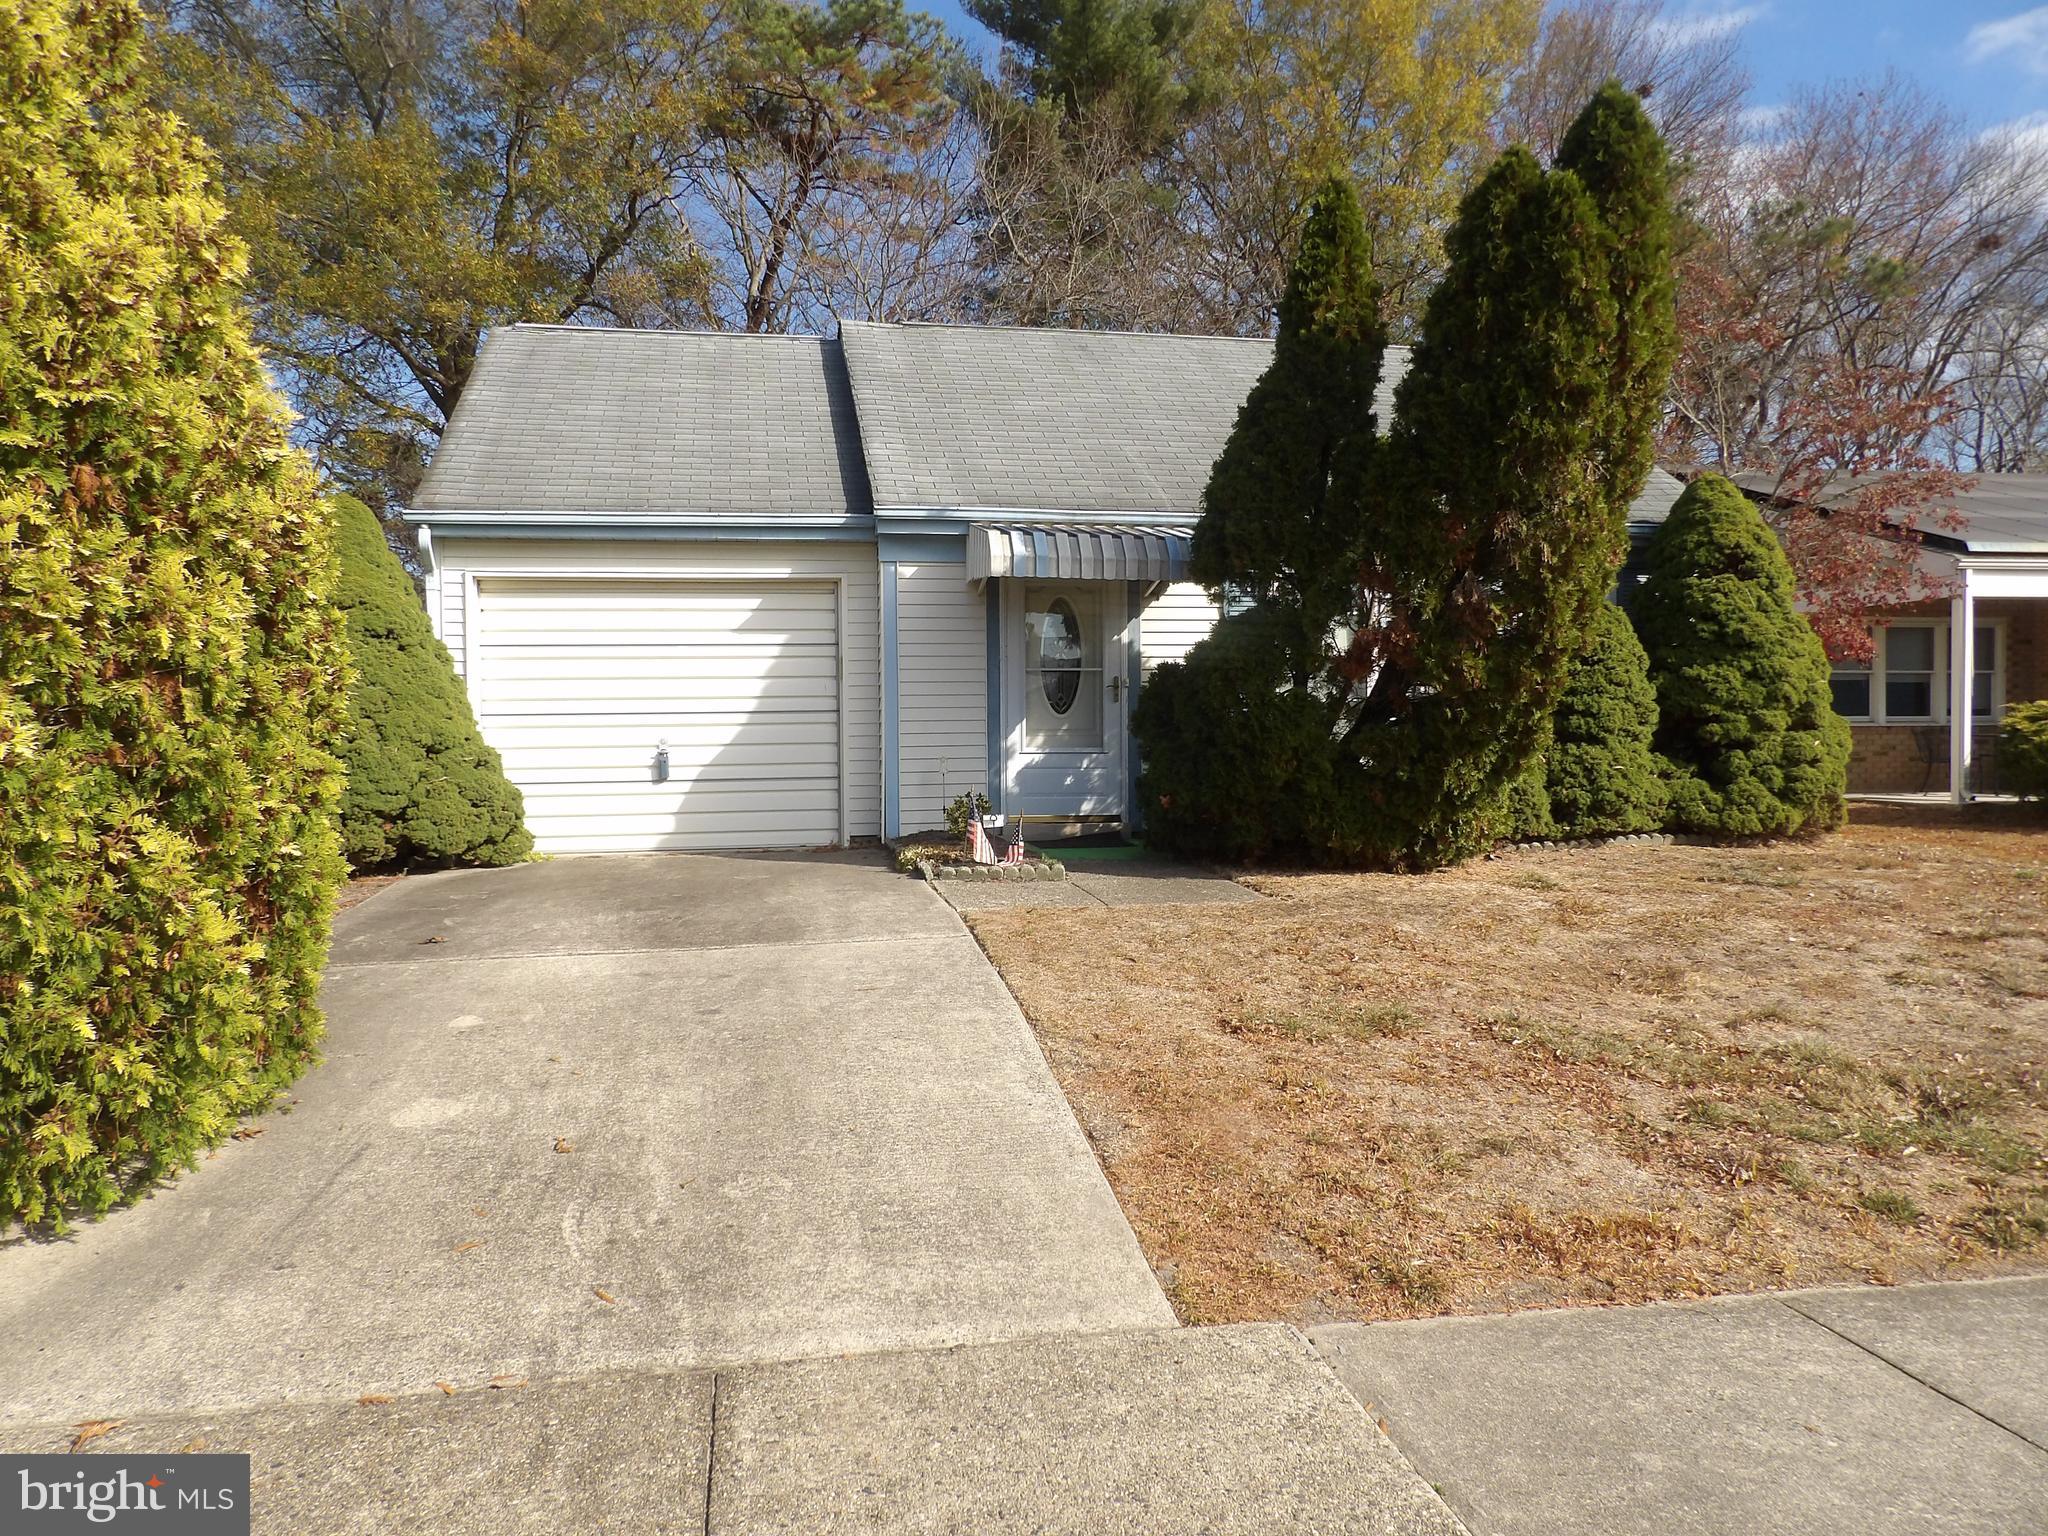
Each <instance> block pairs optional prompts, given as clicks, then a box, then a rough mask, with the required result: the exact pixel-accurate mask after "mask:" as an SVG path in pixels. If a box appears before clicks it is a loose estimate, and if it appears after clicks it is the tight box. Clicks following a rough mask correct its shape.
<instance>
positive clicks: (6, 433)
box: [0, 0, 347, 1223]
mask: <svg viewBox="0 0 2048 1536" xmlns="http://www.w3.org/2000/svg"><path fill="white" fill-rule="evenodd" d="M145 43H146V28H145V23H144V19H143V15H142V12H141V10H140V9H139V7H138V6H137V5H136V4H135V3H134V0H0V400H5V402H6V410H5V413H4V419H0V1220H4V1219H5V1218H6V1217H8V1216H19V1217H20V1218H21V1219H23V1220H25V1221H28V1222H36V1221H40V1220H44V1219H50V1218H54V1219H55V1220H56V1221H58V1222H60V1223H61V1222H62V1220H63V1218H64V1213H65V1211H66V1210H67V1209H70V1208H77V1207H83V1208H85V1209H87V1210H90V1211H100V1210H104V1209H105V1208H106V1207H107V1205H108V1204H110V1203H111V1202H112V1201H113V1200H114V1199H115V1198H116V1197H117V1196H119V1195H120V1194H121V1193H122V1192H123V1191H124V1190H127V1189H132V1188H134V1187H136V1186H137V1185H138V1184H139V1183H140V1182H142V1181H146V1180H148V1179H150V1178H151V1177H153V1176H154V1175H156V1174H158V1173H160V1172H163V1171H165V1170H167V1169H171V1168H174V1167H177V1166H179V1165H182V1164H184V1163H187V1162H189V1161H190V1160H191V1159H192V1158H193V1156H194V1155H195V1154H196V1152H197V1151H198V1150H199V1149H200V1148H202V1147H204V1146H206V1145H209V1144H211V1143H214V1142H217V1141H219V1140H220V1139H221V1138H223V1137H224V1136H225V1135H226V1134H227V1133H228V1131H229V1129H230V1128H231V1127H232V1126H233V1124H234V1120H235V1117H236V1116H237V1115H238V1114H240V1113H242V1112H243V1111H245V1110H248V1109H251V1108H253V1107H256V1106H258V1105H260V1104H261V1103H263V1102H264V1101H265V1100H266V1099H267V1098H268V1097H269V1096H270V1094H271V1093H273V1092H274V1091H275V1090H276V1088H277V1087H278V1086H280V1085H281V1084H283V1083H285V1082H288V1081H289V1080H290V1079H291V1078H292V1077H293V1076H294V1075H296V1073H297V1072H298V1071H299V1070H300V1069H301V1068H303V1067H304V1066H305V1065H306V1063H307V1062H308V1061H309V1060H310V1059H311V1056H312V1053H313V1050H314V1046H315V1043H316V1041H317V1039H318V1037H319V1032H320V1014H319V1011H318V1009H317V1007H316V1005H315V1001H314V995H315V991H316V988H317V986H318V983H319V976H320V969H321V966H322V964H323V963H324V960H325V956H326V950H327V938H328V925H329V918H330V916H331V913H332V910H333V903H334V896H335V891H336V888H337V886H338V884H339V881H340V878H341V874H342V866H341V860H340V858H339V856H338V853H337V850H336V833H335V828H334V811H335V809H336V807H337V805H338V804H339V801H340V797H341V787H342V786H341V775H340V772H339V768H338V765H337V764H336V761H335V759H334V757H333V755H332V753H331V752H330V751H329V750H328V748H329V744H330V743H331V742H333V741H334V740H335V739H336V738H337V737H338V736H339V735H340V734H341V730H342V728H343V724H344V719H345V716H344V712H343V704H342V700H343V693H344V689H345V686H346V681H347V667H346V660H345V657H346V652H345V647H344V643H343V638H342V634H341V623H340V619H339V616H338V614H337V613H336V611H335V608H334V604H333V601H332V596H331V593H332V588H333V581H334V572H333V560H332V555H331V552H330V548H329V530H328V527H327V522H326V519H325V516H324V514H323V512H322V510H321V507H320V504H319V501H318V499H317V497H316V495H315V492H314V487H313V484H312V477H311V474H310V471H309V469H308V468H307V466H306V465H305V463H304V462H303V460H302V459H301V458H300V456H299V455H298V454H296V453H295V452H294V451H293V450H292V449H291V447H290V445H289V443H288V440H287V436H286V425H287V423H286V417H285V412H284V409H283V407H282V406H281V404H280V403H279V402H278V401H277V399H276V398H275V397H274V395H273V394H272V392H271V390H270V386H269V383H268V381H267V379H266V377H265V375H264V371H263V367H262V363H261V361H260V360H259V358H258V357H257V354H256V352H255V349H254V348H253V347H252V346H251V345H250V343H249V340H248V335H247V330H246V326H245V323H244V320H243V317H242V315H241V313H240V310H239V308H238V303H237V294H236V280H237V278H238V277H239V275H240V273H241V270H242V266H243V255H242V251H241V249H240V248H239V247H238V246H237V245H236V244H235V243H234V242H233V241H232V240H230V239H228V238H226V237H225V236H224V235H223V233H222V230H221V224H222V218H223V211H222V208H221V205H220V203H219V201H218V200H217V199H216V198H215V197H214V196H213V195H212V193H211V192H210V190H209V189H208V186H207V178H206V169H205V168H206V164H207V161H206V158H205V156H204V155H203V154H202V153H201V152H200V151H199V150H198V149H197V148H196V146H195V145H194V144H193V143H192V141H191V140H190V139H189V137H188V136H187V134H186V133H185V131H184V130H183V129H182V128H181V127H180V125H179V124H178V123H177V122H175V121H174V120H172V119H171V118H169V117H167V116H165V115H164V114H162V113H161V112H158V111H156V110H154V109H152V107H151V106H150V104H149V92H148V89H147V86H148V82H147V81H146V79H145V77H144V71H143V62H142V61H143V54H144V47H145Z"/></svg>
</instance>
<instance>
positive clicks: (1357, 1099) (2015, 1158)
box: [971, 807, 2048, 1323]
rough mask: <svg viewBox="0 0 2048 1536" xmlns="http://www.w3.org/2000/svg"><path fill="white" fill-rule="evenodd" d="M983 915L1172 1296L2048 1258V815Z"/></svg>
mask: <svg viewBox="0 0 2048 1536" xmlns="http://www.w3.org/2000/svg"><path fill="white" fill-rule="evenodd" d="M1244 879H1245V882H1246V883H1247V884H1249V885H1251V886H1252V887H1253V888H1255V889H1256V890H1258V891H1260V892H1261V893H1263V894H1264V895H1265V896H1266V897H1268V898H1269V899H1268V900H1267V901H1265V902H1263V903H1260V904H1257V905H1254V904H1250V903H1245V904H1241V905H1230V906H1211V907H1190V906H1181V907H1167V906H1158V907H1135V908H1125V909H1122V910H1117V911H1107V912H1105V911H1100V910H1093V911H1091V910H1083V909H1071V910H1070V909H1053V910H1046V909H1040V910H1035V911H1033V910H1014V911H998V912H987V913H980V914H976V915H975V916H974V917H973V918H972V919H971V921H972V923H973V926H974V931H975V933H976V934H977V935H978V936H979V938H980V940H981V942H982V944H983V945H984V947H985V948H986V949H987V950H988V952H989V954H990V956H991V957H992V958H993V959H994V961H995V963H996V965H997V966H998V967H999V968H1000V969H1001V971H1002V973H1003V976H1004V978H1005V980H1007V981H1008V983H1009V985H1010V987H1011V989H1012V990H1013V991H1014V992H1015V993H1016V995H1017V997H1018V999H1019V1001H1020V1002H1021V1003H1022V1004H1023V1006H1024V1011H1025V1013H1026V1014H1027V1015H1029V1017H1030V1019H1031V1021H1032V1023H1033V1025H1034V1026H1035V1027H1036V1029H1037V1030H1038V1033H1039V1038H1040V1039H1041V1040H1042V1041H1043V1043H1044V1045H1045V1049H1046V1053H1047V1055H1048V1056H1049V1057H1050V1058H1051V1061H1052V1064H1053V1068H1054V1070H1055V1071H1056V1072H1057V1073H1058V1075H1059V1078H1060V1081H1061V1082H1062V1084H1063V1085H1064V1086H1065V1088H1066V1091H1067V1094H1068V1096H1069V1098H1071V1099H1072V1101H1073V1103H1074V1105H1075V1107H1076V1109H1077V1110H1078V1112H1079V1114H1080V1116H1081V1120H1082V1123H1083V1124H1084V1125H1085V1126H1086V1127H1087V1129H1088V1131H1089V1134H1090V1136H1091V1137H1092V1138H1093V1139H1094V1142H1095V1145H1096V1148H1097V1150H1098V1151H1099V1153H1100V1154H1101V1157H1102V1161H1103V1163H1104V1166H1105V1167H1106V1168H1107V1169H1108V1172H1109V1178H1110V1181H1111V1183H1112V1184H1113V1185H1114V1186H1115V1188H1116V1191H1117V1194H1118V1196H1119V1197H1120V1198H1121V1199H1122V1201H1123V1204H1124V1209H1125V1211H1126V1212H1127V1213H1128V1214H1129V1216H1130V1219H1131V1222H1132V1224H1133V1225H1134V1226H1135V1227H1136V1228H1137V1231H1138V1236H1139V1238H1140V1240H1141V1241H1142V1242H1143V1244H1144V1246H1145V1249H1146V1252H1147V1253H1148V1254H1149V1255H1150V1257H1151V1259H1152V1262H1153V1264H1154V1266H1155V1267H1156V1268H1157V1269H1158V1271H1159V1272H1160V1274H1161V1276H1162V1279H1163V1280H1164V1281H1165V1283H1166V1285H1167V1288H1168V1291H1169V1294H1171V1295H1172V1297H1173V1298H1174V1302H1175V1305H1176V1307H1177V1308H1178V1309H1179V1311H1180V1313H1181V1315H1182V1317H1183V1318H1184V1319H1186V1320H1187V1321H1190V1322H1223V1321H1232V1320H1239V1319H1248V1318H1273V1317H1278V1318H1286V1319H1291V1320H1294V1321H1299V1322H1310V1323H1313V1322H1320V1321H1325V1320H1329V1319H1333V1318H1379V1317H1410V1316H1417V1315H1424V1314H1430V1313H1440V1312H1471V1311H1493V1310H1503V1309H1508V1308H1515V1307H1525V1306H1546V1305H1557V1304H1563V1303H1573V1302H1612V1301H1642V1300H1649V1299H1652V1298H1657V1297H1670V1296H1692V1295H1701V1294H1706V1293H1710V1292H1720V1291H1743V1290H1755V1289H1763V1288H1772V1287H1785V1286H1799V1285H1814V1284H1827V1283H1842V1282H1850V1281H1858V1280H1868V1281H1875V1282H1879V1283H1892V1282H1897V1281H1904V1280H1912V1279H1920V1278H1928V1277H1932V1276H1936V1275H1941V1276H1953V1275H1966V1274H1983V1273H1990V1272H1994V1271H2008V1272H2009V1271H2013V1270H2019V1269H2026V1268H2041V1267H2044V1266H2048V825H2044V824H2042V823H2041V822H2039V821H2038V820H2032V821H2030V820H2023V819H2020V818H2016V817H2006V818H2003V819H2001V818H1998V817H1996V816H1994V817H1991V818H1988V819H1983V818H1972V819H1971V820H1969V821H1967V822H1961V823H1959V822H1957V821H1955V820H1953V819H1951V818H1949V817H1947V816H1945V815H1938V814H1930V813H1928V812H1925V811H1917V810H1916V811H1901V810H1887V809H1877V808H1870V807H1859V808H1858V811H1857V814H1856V817H1855V820H1854V822H1853V823H1852V825H1851V826H1850V828H1849V829H1848V830H1847V831H1845V832H1843V833H1841V834H1839V835H1837V836H1833V837H1828V838H1825V839H1822V840H1819V841H1817V842H1801V843H1788V844H1776V845H1771V846H1766V847H1755V848H1739V849H1738V848H1726V849H1723V848H1694V847H1644V846H1627V847H1610V848H1605V849H1599V850H1592V851H1585V852H1573V853H1554V854H1552V853H1530V854H1521V855H1517V856H1514V857H1511V858H1504V859H1499V860H1492V861H1487V862H1482V863H1476V864H1472V865H1468V866H1466V867H1464V868H1462V869H1456V870H1449V871H1445V872H1442V873H1438V874H1432V875H1427V876H1420V877H1404V876H1392V875H1281V874H1255V875H1247V876H1245V877H1244Z"/></svg>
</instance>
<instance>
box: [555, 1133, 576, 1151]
mask: <svg viewBox="0 0 2048 1536" xmlns="http://www.w3.org/2000/svg"><path fill="white" fill-rule="evenodd" d="M555 1150H556V1151H557V1152H574V1151H575V1150H576V1143H575V1142H573V1141H571V1140H570V1139H569V1138H568V1137H566V1136H557V1137H556V1138H555Z"/></svg>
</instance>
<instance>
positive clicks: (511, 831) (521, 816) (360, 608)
mask: <svg viewBox="0 0 2048 1536" xmlns="http://www.w3.org/2000/svg"><path fill="white" fill-rule="evenodd" d="M329 506H330V507H331V508H332V509H333V511H334V519H335V528H336V534H337V539H336V542H337V547H338V551H339V554H340V558H341V582H340V586H339V589H338V597H339V601H340V604H341V609H342V612H343V613H344V614H345V615H346V616H347V619H348V638H349V651H350V654H351V655H352V656H353V657H354V659H355V666H356V685H355V688H354V690H353V691H352V692H351V693H350V695H349V705H350V714H351V716H352V717H353V724H352V726H351V729H350V731H349V735H348V738H347V740H346V742H345V743H344V744H343V746H342V751H341V756H342V762H343V763H344V764H345V765H346V766H347V769H348V794H347V797H346V798H345V799H344V800H343V801H342V806H341V835H342V852H343V853H344V854H346V855H347V857H348V861H349V862H350V863H351V864H352V865H354V866H355V867H356V868H357V869H371V868H377V867H379V866H383V865H390V864H415V863H472V864H511V863H515V862H516V861H518V860H519V859H522V858H524V857H525V856H526V855H527V854H528V853H529V852H531V851H532V849H533V839H532V837H531V836H529V835H528V833H527V831H526V825H525V807H524V803H523V801H522V800H521V797H520V794H519V791H518V790H517V789H515V788H514V787H513V786H512V785H511V784H510V783H508V782H507V781H506V778H505V774H504V770H503V768H502V766H501V765H500V764H499V762H498V754H497V753H495V752H493V751H492V750H491V749H490V747H488V746H487V745H485V743H484V740H483V737H482V736H481V735H480V734H479V733H478V731H477V726H476V717H475V716H474V715H473V714H472V713H471V712H470V707H469V699H468V696H467V695H466V694H465V693H464V692H463V689H462V684H461V683H460V682H459V681H457V679H456V676H455V664H454V662H453V661H451V660H450V659H449V656H448V651H447V648H446V647H444V646H443V645H442V644H441V642H440V641H438V640H436V639H435V638H434V633H433V630H432V629H431V628H430V627H429V625H428V623H427V615H426V612H425V611H424V610H423V609H422V608H421V607H420V603H419V599H418V598H417V597H416V596H415V595H414V593H413V586H412V579H411V578H410V577H409V576H407V575H406V574H405V568H404V567H403V566H402V565H400V564H399V563H398V557H397V556H396V555H394V554H393V553H392V552H391V546H390V545H389V544H387V543H385V541H384V533H383V530H382V529H381V528H379V527H378V525H377V519H376V517H375V516H374V515H373V514H372V513H371V512H370V509H369V508H368V507H365V506H364V505H363V504H362V503H361V502H359V501H357V500H355V499H354V498H353V497H349V496H336V497H334V498H333V499H332V500H331V501H330V502H329Z"/></svg>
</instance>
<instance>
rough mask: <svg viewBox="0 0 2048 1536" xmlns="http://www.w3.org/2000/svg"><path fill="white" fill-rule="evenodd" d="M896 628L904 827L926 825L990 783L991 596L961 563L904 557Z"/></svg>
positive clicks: (941, 818)
mask: <svg viewBox="0 0 2048 1536" xmlns="http://www.w3.org/2000/svg"><path fill="white" fill-rule="evenodd" d="M896 627H897V642H896V677H897V684H898V704H897V719H896V729H897V735H898V737H899V739H900V740H901V742H902V760H901V774H902V778H901V783H900V788H899V791H898V793H899V796H900V800H899V806H900V811H901V816H902V826H903V830H904V831H906V832H922V831H929V830H932V829H934V828H937V827H941V826H944V825H945V819H946V818H945V808H946V804H947V802H948V801H950V800H952V799H953V798H954V797H955V796H957V795H964V794H967V793H968V792H969V791H971V790H986V789H987V787H988V599H987V598H986V597H985V596H984V595H983V594H982V593H981V592H979V591H977V590H975V589H974V588H972V587H970V586H969V585H968V584H967V568H966V566H964V565H931V564H911V563H908V562H905V563H902V564H899V565H898V566H897V567H896Z"/></svg>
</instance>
